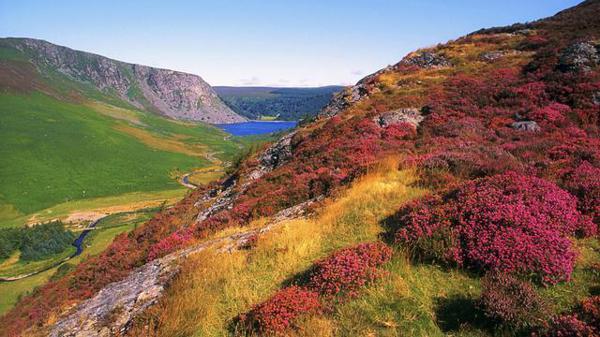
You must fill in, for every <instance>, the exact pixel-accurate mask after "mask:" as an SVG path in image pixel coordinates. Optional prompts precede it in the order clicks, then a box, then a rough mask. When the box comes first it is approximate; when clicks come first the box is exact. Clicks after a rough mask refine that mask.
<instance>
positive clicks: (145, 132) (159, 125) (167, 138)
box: [0, 93, 242, 221]
mask: <svg viewBox="0 0 600 337" xmlns="http://www.w3.org/2000/svg"><path fill="white" fill-rule="evenodd" d="M99 110H103V111H99ZM225 138H226V134H225V133H223V132H222V131H220V130H218V129H216V128H213V127H210V126H206V125H200V124H189V123H182V122H175V121H171V120H167V119H163V118H161V117H156V116H152V115H147V114H144V113H140V112H136V111H132V110H125V109H121V108H116V107H112V106H109V105H105V104H100V103H97V104H96V105H93V104H73V103H67V102H64V101H60V100H57V99H54V98H52V97H49V96H46V95H43V94H40V93H32V94H27V95H20V94H2V95H0V157H2V158H3V160H2V165H1V166H0V210H1V212H0V221H6V220H10V219H13V218H15V217H18V216H21V215H24V214H31V213H34V212H36V211H39V210H42V209H44V208H48V207H50V206H53V205H55V204H59V203H64V202H67V201H71V200H77V199H83V198H97V197H103V196H110V195H119V194H124V193H128V192H134V191H142V192H144V191H160V190H169V189H177V188H181V187H180V186H179V184H178V183H177V181H176V180H175V179H174V176H175V175H176V174H177V173H178V172H186V171H189V170H191V169H193V168H197V167H207V166H210V165H213V163H211V162H210V161H209V160H207V159H206V158H205V157H204V156H203V155H205V154H206V153H207V152H214V153H215V156H216V157H218V158H221V159H222V160H227V159H229V158H231V157H232V156H233V155H235V154H236V153H237V152H238V151H239V150H240V147H242V144H241V143H240V141H238V140H236V139H232V140H228V141H225V140H224V139H225Z"/></svg>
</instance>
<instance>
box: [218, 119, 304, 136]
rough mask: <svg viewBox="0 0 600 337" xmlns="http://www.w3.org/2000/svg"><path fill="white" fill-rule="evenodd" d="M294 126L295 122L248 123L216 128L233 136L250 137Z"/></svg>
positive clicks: (223, 125) (220, 125) (224, 125)
mask: <svg viewBox="0 0 600 337" xmlns="http://www.w3.org/2000/svg"><path fill="white" fill-rule="evenodd" d="M296 124H298V122H296V121H291V122H288V121H277V122H271V121H250V122H244V123H233V124H219V125H217V126H218V127H219V128H221V129H223V130H225V132H228V133H231V134H232V135H234V136H251V135H262V134H265V133H271V132H277V131H282V130H287V129H291V128H294V127H296Z"/></svg>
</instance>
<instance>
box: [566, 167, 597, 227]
mask: <svg viewBox="0 0 600 337" xmlns="http://www.w3.org/2000/svg"><path fill="white" fill-rule="evenodd" d="M598 177H600V168H597V167H594V166H593V165H592V164H590V163H589V162H587V161H586V162H583V163H581V164H580V165H579V166H577V167H576V168H575V169H573V170H572V171H571V172H569V173H567V174H566V175H565V177H564V178H563V181H564V186H565V188H566V189H567V190H568V191H569V192H571V193H573V195H575V196H576V197H577V199H578V200H579V203H578V208H579V210H580V211H581V212H582V213H584V214H588V215H590V216H591V217H593V219H594V222H595V223H599V222H600V179H599V178H598Z"/></svg>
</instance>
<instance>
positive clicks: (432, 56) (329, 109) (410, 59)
mask: <svg viewBox="0 0 600 337" xmlns="http://www.w3.org/2000/svg"><path fill="white" fill-rule="evenodd" d="M403 66H415V67H419V68H423V69H431V68H441V67H450V66H452V63H450V61H449V60H447V59H446V57H444V56H443V55H438V54H436V53H434V52H430V51H418V52H415V53H411V54H408V55H407V56H406V57H404V58H403V59H402V61H400V62H398V63H396V64H395V65H393V66H387V67H385V68H383V69H381V70H379V71H377V72H375V73H373V74H371V75H369V76H367V77H365V78H363V79H361V80H360V81H358V83H356V85H354V86H351V87H348V88H346V89H345V90H342V91H340V92H339V93H337V94H335V95H334V96H333V98H332V99H331V101H330V102H329V104H327V106H326V107H325V108H323V111H321V113H319V117H321V118H329V117H333V116H335V115H337V114H338V113H340V112H341V111H343V110H345V109H346V108H348V107H349V106H351V105H353V104H355V103H356V102H358V101H360V100H361V99H363V98H364V97H366V96H368V95H370V94H371V93H373V92H377V91H379V89H378V88H377V86H376V85H374V84H375V83H376V82H377V78H378V77H379V76H380V75H381V74H385V73H386V72H389V71H394V70H397V69H398V68H400V67H403Z"/></svg>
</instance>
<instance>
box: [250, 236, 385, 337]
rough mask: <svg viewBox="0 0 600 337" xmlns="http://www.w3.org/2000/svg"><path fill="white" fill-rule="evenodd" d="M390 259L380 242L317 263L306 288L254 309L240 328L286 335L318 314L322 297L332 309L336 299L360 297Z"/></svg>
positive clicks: (282, 293)
mask: <svg viewBox="0 0 600 337" xmlns="http://www.w3.org/2000/svg"><path fill="white" fill-rule="evenodd" d="M391 256H392V250H391V249H390V248H389V247H387V246H386V245H385V244H383V243H377V242H376V243H362V244H359V245H357V246H354V247H349V248H345V249H342V250H339V251H337V252H334V253H333V254H332V255H331V256H328V257H327V258H325V259H322V260H320V261H317V262H316V263H315V265H314V266H313V268H312V271H311V272H310V275H309V277H308V278H309V281H308V282H307V285H306V286H305V288H300V287H298V286H297V285H293V286H291V287H287V288H284V289H282V290H280V291H278V292H277V293H276V294H275V295H273V296H272V297H271V298H269V299H268V300H267V301H265V302H263V303H260V304H257V305H255V306H254V307H253V308H252V310H250V312H248V313H247V314H242V315H240V317H239V321H240V323H239V324H240V325H241V326H243V327H244V328H245V329H244V330H247V331H248V332H249V333H252V332H256V333H258V334H260V335H273V334H283V333H285V332H286V330H288V329H289V328H291V327H292V325H293V323H294V321H295V320H297V319H298V317H299V316H300V315H307V314H310V313H315V312H317V311H319V309H320V308H321V302H320V299H319V296H322V297H323V301H324V302H325V303H329V306H331V303H332V302H331V301H332V300H333V298H332V297H334V296H340V297H339V298H338V299H337V300H342V301H343V300H347V299H349V298H353V297H357V296H358V295H359V290H361V288H363V287H364V286H366V285H368V284H371V283H373V282H374V281H375V280H377V279H379V278H380V277H381V276H382V271H381V270H380V269H379V267H381V266H382V265H383V264H384V263H386V262H388V261H389V260H390V258H391ZM298 283H303V282H298ZM329 309H331V308H329Z"/></svg>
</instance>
